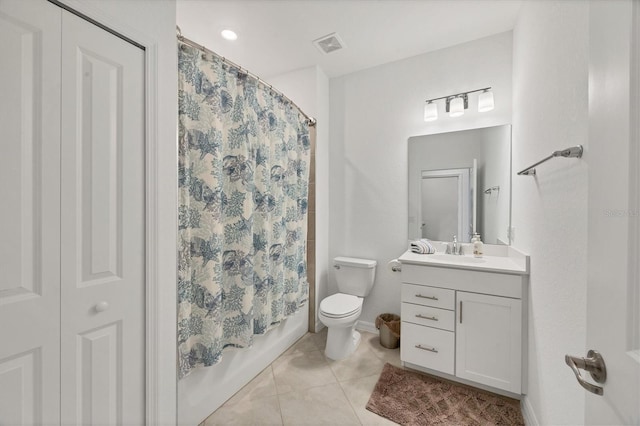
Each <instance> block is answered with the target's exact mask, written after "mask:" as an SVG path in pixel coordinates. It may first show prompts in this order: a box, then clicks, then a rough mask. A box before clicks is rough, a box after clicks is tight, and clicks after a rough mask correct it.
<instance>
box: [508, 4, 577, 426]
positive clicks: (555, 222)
mask: <svg viewBox="0 0 640 426" xmlns="http://www.w3.org/2000/svg"><path fill="white" fill-rule="evenodd" d="M513 52H514V54H513V94H514V96H513V105H514V106H513V168H514V172H518V171H519V170H521V169H522V168H524V167H527V166H529V165H530V164H532V163H533V162H536V161H538V160H540V159H542V158H543V157H545V156H547V155H549V154H550V153H551V152H552V151H554V150H558V149H563V148H566V147H569V146H573V145H578V144H581V145H584V146H585V149H587V150H588V146H587V143H588V139H587V129H588V98H587V84H588V2H576V1H544V2H524V5H523V8H522V11H521V14H520V16H519V20H518V22H517V25H516V28H515V30H514V40H513ZM537 172H538V175H537V177H535V178H534V177H530V176H517V175H514V176H513V219H512V223H513V226H514V227H515V228H516V230H515V239H514V246H515V247H516V248H518V249H520V250H523V251H524V252H527V253H529V254H530V256H531V276H530V290H529V353H528V356H529V374H528V377H529V389H528V395H527V397H526V398H525V401H524V404H525V407H526V408H527V410H529V411H530V412H533V414H534V416H535V417H536V419H537V422H538V423H539V424H583V423H584V420H585V419H584V408H585V407H584V395H585V392H584V390H583V389H582V388H581V387H580V386H578V385H577V383H576V380H575V378H574V377H573V374H571V371H570V370H569V369H568V367H567V366H566V365H565V363H564V355H565V354H567V353H572V354H583V353H585V336H586V334H585V333H586V332H585V321H586V312H585V308H586V280H587V276H586V270H587V263H586V259H587V257H586V256H587V250H586V245H587V181H588V179H587V178H588V175H587V172H588V166H587V161H585V159H582V160H576V159H553V160H552V161H550V162H547V163H545V164H543V165H541V166H540V167H538V169H537Z"/></svg>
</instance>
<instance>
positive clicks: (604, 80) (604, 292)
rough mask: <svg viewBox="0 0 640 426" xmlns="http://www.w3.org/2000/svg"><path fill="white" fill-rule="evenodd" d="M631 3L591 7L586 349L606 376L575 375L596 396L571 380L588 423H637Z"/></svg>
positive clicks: (636, 130)
mask: <svg viewBox="0 0 640 426" xmlns="http://www.w3.org/2000/svg"><path fill="white" fill-rule="evenodd" d="M633 3H635V5H634V4H633ZM633 3H632V2H631V1H626V0H625V1H617V2H600V1H592V2H590V22H589V31H590V34H589V36H590V52H589V146H588V151H587V156H586V161H588V162H589V181H588V187H589V221H588V225H589V236H588V244H589V250H588V253H589V254H588V256H589V257H588V275H587V279H588V282H587V342H586V344H587V347H586V349H587V350H589V349H591V350H595V351H598V352H599V353H600V354H601V355H602V357H603V359H604V363H605V365H606V370H607V375H606V380H605V381H604V383H596V382H595V381H594V380H593V379H592V378H591V377H590V375H589V373H587V372H586V371H584V370H582V371H581V375H582V376H583V377H584V379H585V380H586V381H587V382H590V383H592V384H594V385H597V386H600V387H602V396H599V395H595V394H593V393H590V392H587V391H584V390H582V388H580V387H578V386H579V385H578V383H577V382H576V385H575V386H576V389H575V391H582V392H584V393H585V398H586V404H585V406H586V410H585V422H586V423H587V424H639V423H640V359H639V358H638V353H639V351H640V344H639V340H640V330H639V329H640V325H639V324H638V310H639V309H640V300H639V299H638V298H639V297H640V284H639V283H638V275H637V273H638V263H639V259H638V254H639V253H638V251H637V248H638V244H637V239H638V238H640V234H639V233H638V218H639V217H640V216H639V212H638V191H640V182H638V181H637V168H638V159H639V156H638V150H639V146H638V135H639V134H640V127H638V126H639V124H638V107H640V102H639V101H638V99H637V94H638V86H639V83H640V78H639V77H638V71H639V67H638V64H637V63H636V64H634V62H633V61H634V60H635V61H638V59H639V58H638V57H639V56H640V50H639V47H640V46H639V45H638V44H639V42H640V40H639V38H638V33H637V30H638V29H637V28H636V32H635V33H634V31H633V26H634V25H635V26H636V27H637V25H638V10H637V9H638V2H637V1H636V2H633ZM634 50H635V52H634V54H632V51H634ZM634 56H635V58H634ZM632 81H634V83H633V84H630V83H631V82H632ZM634 86H635V87H634ZM632 129H633V130H632ZM634 175H635V176H636V177H635V178H632V177H633V176H634ZM570 355H574V356H579V357H584V356H586V353H585V354H570ZM567 374H571V373H569V372H568V371H567Z"/></svg>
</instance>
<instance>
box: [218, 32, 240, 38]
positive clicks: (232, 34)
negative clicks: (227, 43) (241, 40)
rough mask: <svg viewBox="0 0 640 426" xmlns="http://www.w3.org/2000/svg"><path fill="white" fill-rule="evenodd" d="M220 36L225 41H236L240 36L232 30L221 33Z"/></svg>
mask: <svg viewBox="0 0 640 426" xmlns="http://www.w3.org/2000/svg"><path fill="white" fill-rule="evenodd" d="M220 35H221V36H222V38H224V39H225V40H236V39H237V38H238V34H236V33H235V32H234V31H231V30H222V31H221V32H220Z"/></svg>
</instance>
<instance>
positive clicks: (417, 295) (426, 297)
mask: <svg viewBox="0 0 640 426" xmlns="http://www.w3.org/2000/svg"><path fill="white" fill-rule="evenodd" d="M416 297H421V298H423V299H429V300H438V298H437V297H435V296H423V295H421V294H416Z"/></svg>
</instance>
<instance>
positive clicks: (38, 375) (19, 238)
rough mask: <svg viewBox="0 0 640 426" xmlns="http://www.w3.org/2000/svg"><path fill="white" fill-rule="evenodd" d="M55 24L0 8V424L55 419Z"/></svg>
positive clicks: (54, 19) (51, 11) (49, 10)
mask: <svg viewBox="0 0 640 426" xmlns="http://www.w3.org/2000/svg"><path fill="white" fill-rule="evenodd" d="M60 19H61V11H60V9H59V8H57V7H55V6H53V5H51V4H50V3H47V2H19V1H6V0H4V1H0V57H2V66H0V129H1V132H0V149H1V151H0V196H1V199H2V202H1V203H0V235H1V236H2V237H1V238H0V342H1V343H0V424H3V425H4V424H42V423H46V424H56V423H58V422H59V420H60V408H59V404H60V401H59V392H60V375H59V363H60V332H59V316H60V160H59V159H60V154H59V153H60V112H59V110H60Z"/></svg>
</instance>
